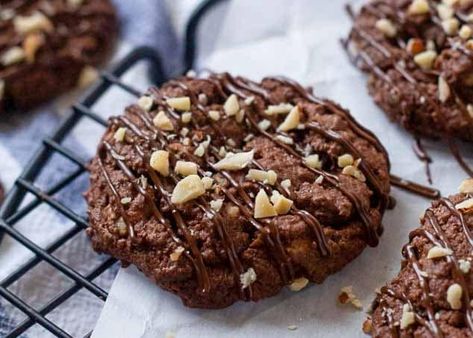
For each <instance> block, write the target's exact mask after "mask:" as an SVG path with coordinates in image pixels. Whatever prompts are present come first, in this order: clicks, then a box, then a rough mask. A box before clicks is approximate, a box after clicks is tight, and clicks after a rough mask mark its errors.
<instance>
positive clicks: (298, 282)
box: [289, 277, 309, 292]
mask: <svg viewBox="0 0 473 338" xmlns="http://www.w3.org/2000/svg"><path fill="white" fill-rule="evenodd" d="M307 284H309V280H308V279H307V278H305V277H301V278H297V279H295V280H294V281H293V282H292V283H291V284H289V289H290V290H291V291H294V292H299V291H301V290H302V289H304V288H305V287H306V286H307Z"/></svg>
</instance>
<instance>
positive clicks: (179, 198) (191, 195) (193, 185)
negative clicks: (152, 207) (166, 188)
mask: <svg viewBox="0 0 473 338" xmlns="http://www.w3.org/2000/svg"><path fill="white" fill-rule="evenodd" d="M203 194H205V188H204V184H203V183H202V181H201V179H200V177H199V176H197V175H189V176H186V177H185V178H183V179H182V180H180V181H179V182H177V184H176V186H175V187H174V190H173V191H172V195H171V202H172V203H174V204H182V203H186V202H188V201H191V200H193V199H196V198H197V197H200V196H202V195H203Z"/></svg>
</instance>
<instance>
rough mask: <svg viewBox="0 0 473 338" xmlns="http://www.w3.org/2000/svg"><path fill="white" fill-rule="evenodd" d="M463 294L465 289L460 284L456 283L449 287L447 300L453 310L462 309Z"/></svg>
mask: <svg viewBox="0 0 473 338" xmlns="http://www.w3.org/2000/svg"><path fill="white" fill-rule="evenodd" d="M462 294H463V290H462V287H461V286H460V284H457V283H454V284H452V285H450V286H449V287H448V289H447V302H448V304H450V306H451V308H452V309H453V310H460V309H461V308H462Z"/></svg>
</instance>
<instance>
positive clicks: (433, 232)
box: [364, 179, 473, 337]
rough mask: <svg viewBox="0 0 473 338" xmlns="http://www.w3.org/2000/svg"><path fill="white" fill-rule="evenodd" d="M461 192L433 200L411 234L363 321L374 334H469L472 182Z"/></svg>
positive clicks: (472, 319)
mask: <svg viewBox="0 0 473 338" xmlns="http://www.w3.org/2000/svg"><path fill="white" fill-rule="evenodd" d="M460 192H461V193H460V194H458V195H455V196H451V197H449V198H442V199H440V200H437V201H435V202H433V203H432V206H431V207H430V208H429V209H427V211H426V212H425V214H424V216H423V217H422V219H421V226H420V227H419V228H417V229H416V230H414V231H412V232H411V233H410V235H409V244H407V245H406V246H405V247H404V248H403V251H402V254H403V257H404V260H403V262H402V265H401V271H400V272H399V274H398V276H397V277H396V278H394V279H393V280H392V281H391V282H390V283H389V284H388V285H387V286H385V287H383V288H382V289H381V291H380V293H379V294H378V296H377V298H376V300H375V302H374V312H373V314H372V317H371V318H370V319H368V321H367V322H365V325H364V329H365V330H366V331H367V332H369V333H371V335H372V336H373V337H473V316H472V305H473V299H472V298H471V296H472V294H473V293H472V292H473V270H472V269H471V261H472V259H473V256H472V249H473V233H472V229H473V180H472V179H470V180H467V181H464V182H463V183H462V185H461V187H460Z"/></svg>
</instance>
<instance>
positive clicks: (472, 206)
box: [455, 198, 473, 212]
mask: <svg viewBox="0 0 473 338" xmlns="http://www.w3.org/2000/svg"><path fill="white" fill-rule="evenodd" d="M455 208H456V209H458V210H462V211H465V212H469V211H471V210H473V198H469V199H467V200H464V201H463V202H461V203H458V204H457V205H455Z"/></svg>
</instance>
